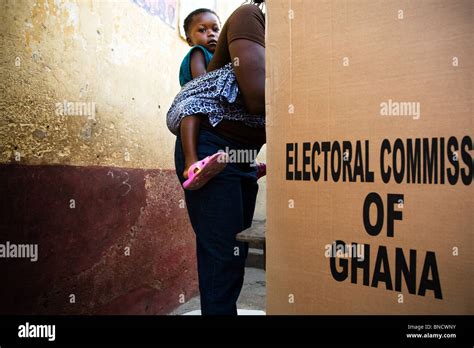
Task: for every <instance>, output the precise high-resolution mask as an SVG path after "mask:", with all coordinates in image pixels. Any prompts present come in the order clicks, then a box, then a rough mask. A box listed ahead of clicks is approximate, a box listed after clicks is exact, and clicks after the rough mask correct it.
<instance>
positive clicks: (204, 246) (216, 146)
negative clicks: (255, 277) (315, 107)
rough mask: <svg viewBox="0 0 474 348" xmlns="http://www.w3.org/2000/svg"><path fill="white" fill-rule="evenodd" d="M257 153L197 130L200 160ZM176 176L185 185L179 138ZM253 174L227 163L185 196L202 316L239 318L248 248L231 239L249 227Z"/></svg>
mask: <svg viewBox="0 0 474 348" xmlns="http://www.w3.org/2000/svg"><path fill="white" fill-rule="evenodd" d="M226 147H228V148H229V149H231V150H254V151H255V150H256V151H257V152H258V150H259V149H258V148H251V147H246V146H243V145H241V144H239V143H237V142H235V141H232V140H230V139H228V138H226V137H224V136H221V135H218V134H216V133H214V132H211V131H208V130H205V129H201V131H200V134H199V140H198V148H197V153H198V157H199V159H203V158H205V157H206V156H209V155H212V154H214V153H216V152H217V151H218V150H226ZM175 165H176V174H177V175H178V178H179V181H180V182H181V184H182V183H183V182H184V181H185V179H184V178H183V175H182V174H183V171H184V153H183V149H182V146H181V138H180V136H179V135H178V137H177V139H176V145H175ZM257 192H258V184H257V170H256V167H255V166H251V165H250V163H228V164H227V166H226V167H225V169H224V170H223V171H222V172H220V173H219V174H218V175H216V176H215V177H214V178H212V179H211V180H210V181H209V182H208V183H207V184H206V185H204V186H203V187H202V188H200V189H199V190H195V191H188V190H185V200H186V205H187V208H188V214H189V218H190V220H191V225H192V227H193V229H194V232H195V234H196V248H197V249H196V253H197V266H198V275H199V291H200V295H201V311H202V314H203V315H237V305H236V302H237V299H238V297H239V294H240V291H241V289H242V284H243V282H244V271H245V260H246V258H247V255H248V243H243V242H237V241H236V240H235V235H236V234H237V233H239V232H241V231H243V230H244V229H246V228H248V227H250V226H251V225H252V219H253V215H254V211H255V202H256V198H257Z"/></svg>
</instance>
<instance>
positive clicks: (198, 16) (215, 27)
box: [184, 8, 221, 53]
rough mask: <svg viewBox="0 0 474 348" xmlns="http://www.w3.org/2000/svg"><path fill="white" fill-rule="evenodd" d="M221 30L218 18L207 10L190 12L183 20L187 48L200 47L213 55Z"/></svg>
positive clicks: (201, 9)
mask: <svg viewBox="0 0 474 348" xmlns="http://www.w3.org/2000/svg"><path fill="white" fill-rule="evenodd" d="M220 30H221V25H220V20H219V16H217V14H216V13H215V12H214V11H212V10H209V9H207V8H200V9H197V10H195V11H193V12H191V13H190V14H189V15H188V16H187V17H186V19H185V20H184V32H185V33H186V41H187V42H188V44H189V46H196V45H201V46H204V47H206V48H207V49H208V50H209V51H210V52H212V53H214V51H215V50H216V46H217V39H218V38H219V32H220Z"/></svg>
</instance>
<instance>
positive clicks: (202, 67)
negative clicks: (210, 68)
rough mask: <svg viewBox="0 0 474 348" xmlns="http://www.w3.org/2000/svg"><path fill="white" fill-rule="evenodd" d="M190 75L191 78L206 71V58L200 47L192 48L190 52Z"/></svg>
mask: <svg viewBox="0 0 474 348" xmlns="http://www.w3.org/2000/svg"><path fill="white" fill-rule="evenodd" d="M190 65H191V75H192V77H193V79H195V78H196V77H198V76H201V75H204V74H205V73H206V59H205V58H204V53H203V52H202V50H200V49H194V50H193V52H192V53H191V64H190Z"/></svg>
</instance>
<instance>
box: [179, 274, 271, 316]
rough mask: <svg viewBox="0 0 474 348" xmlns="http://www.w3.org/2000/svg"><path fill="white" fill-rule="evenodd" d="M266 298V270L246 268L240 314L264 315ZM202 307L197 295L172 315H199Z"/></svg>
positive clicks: (240, 300) (238, 302) (239, 301)
mask: <svg viewBox="0 0 474 348" xmlns="http://www.w3.org/2000/svg"><path fill="white" fill-rule="evenodd" d="M265 299H266V290H265V271H264V270H261V269H257V268H245V279H244V285H243V287H242V292H241V293H240V297H239V300H238V301H237V308H238V309H239V314H242V315H264V311H265ZM200 308H201V307H200V301H199V296H196V297H194V298H192V299H191V300H189V301H188V302H186V303H184V304H182V305H181V306H179V307H178V308H177V309H175V310H174V311H173V312H171V313H170V315H184V314H187V315H189V314H191V315H196V314H197V315H199V314H200V312H198V311H199V310H200ZM249 310H251V311H249Z"/></svg>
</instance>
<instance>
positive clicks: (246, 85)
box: [229, 39, 265, 115]
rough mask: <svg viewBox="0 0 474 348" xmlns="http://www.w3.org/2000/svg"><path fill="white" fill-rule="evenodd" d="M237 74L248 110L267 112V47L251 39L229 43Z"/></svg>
mask: <svg viewBox="0 0 474 348" xmlns="http://www.w3.org/2000/svg"><path fill="white" fill-rule="evenodd" d="M229 51H230V56H231V59H232V62H233V66H234V72H235V76H236V77H237V82H238V83H239V88H240V92H241V93H242V96H243V99H244V103H245V106H246V107H247V110H248V111H249V112H250V113H251V114H254V115H264V114H265V48H264V47H263V46H262V45H260V44H258V43H256V42H254V41H251V40H246V39H238V40H234V41H232V42H231V43H230V45H229Z"/></svg>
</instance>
